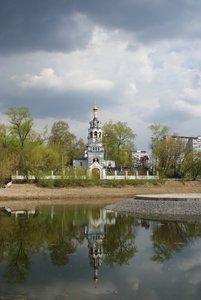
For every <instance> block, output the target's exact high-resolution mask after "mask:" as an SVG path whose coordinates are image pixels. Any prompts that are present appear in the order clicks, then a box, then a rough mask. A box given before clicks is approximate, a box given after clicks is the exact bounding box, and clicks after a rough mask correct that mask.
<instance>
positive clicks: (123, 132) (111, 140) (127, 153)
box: [103, 121, 136, 167]
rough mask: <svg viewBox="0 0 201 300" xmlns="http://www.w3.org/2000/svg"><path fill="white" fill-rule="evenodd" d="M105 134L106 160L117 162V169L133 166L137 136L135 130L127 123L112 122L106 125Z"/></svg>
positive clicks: (104, 127)
mask: <svg viewBox="0 0 201 300" xmlns="http://www.w3.org/2000/svg"><path fill="white" fill-rule="evenodd" d="M103 132H104V134H103V147H104V149H105V153H106V160H107V159H112V160H115V162H116V165H117V167H120V166H128V165H131V163H132V152H133V151H134V139H135V136H136V135H135V133H134V132H133V130H132V129H131V128H129V127H128V126H127V124H126V123H125V122H120V121H119V122H116V123H113V122H112V121H110V122H108V123H106V124H104V126H103Z"/></svg>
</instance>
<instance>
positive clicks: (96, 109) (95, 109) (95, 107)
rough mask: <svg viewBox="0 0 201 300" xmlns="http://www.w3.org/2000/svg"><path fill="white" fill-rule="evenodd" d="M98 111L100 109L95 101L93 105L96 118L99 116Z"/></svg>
mask: <svg viewBox="0 0 201 300" xmlns="http://www.w3.org/2000/svg"><path fill="white" fill-rule="evenodd" d="M97 111H98V107H97V106H96V102H95V103H94V106H93V112H94V118H97Z"/></svg>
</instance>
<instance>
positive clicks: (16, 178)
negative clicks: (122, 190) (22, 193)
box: [12, 170, 159, 181]
mask: <svg viewBox="0 0 201 300" xmlns="http://www.w3.org/2000/svg"><path fill="white" fill-rule="evenodd" d="M73 177H74V178H79V179H83V180H84V179H86V178H87V176H84V175H82V176H79V175H78V176H77V175H76V173H75V174H74V176H73ZM62 178H64V179H65V178H66V179H68V178H71V176H68V175H65V174H64V175H63V176H61V175H54V172H53V171H52V172H51V175H46V176H44V177H43V179H52V180H54V179H62ZM27 179H28V180H35V176H34V175H31V174H29V175H28V176H23V175H19V174H18V172H16V174H15V175H12V181H24V180H27ZM100 179H103V180H135V179H142V180H143V179H144V180H150V179H159V174H157V175H150V174H149V172H148V171H147V174H146V175H138V172H137V171H136V172H135V174H134V175H128V171H125V173H124V174H121V175H119V174H118V172H117V171H114V174H112V175H108V174H107V172H106V170H102V172H101V173H100Z"/></svg>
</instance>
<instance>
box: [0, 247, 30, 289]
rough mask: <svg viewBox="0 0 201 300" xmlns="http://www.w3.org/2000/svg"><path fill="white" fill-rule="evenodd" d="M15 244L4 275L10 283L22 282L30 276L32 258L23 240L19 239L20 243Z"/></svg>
mask: <svg viewBox="0 0 201 300" xmlns="http://www.w3.org/2000/svg"><path fill="white" fill-rule="evenodd" d="M13 246H14V247H13V249H10V250H11V252H10V253H9V255H10V261H9V265H8V270H7V271H6V273H5V274H4V277H5V278H6V279H7V281H8V282H10V283H22V282H24V281H25V280H26V278H27V276H28V273H29V270H30V259H29V256H28V255H27V253H26V252H25V249H24V246H23V241H19V243H16V244H14V245H13Z"/></svg>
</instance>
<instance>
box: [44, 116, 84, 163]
mask: <svg viewBox="0 0 201 300" xmlns="http://www.w3.org/2000/svg"><path fill="white" fill-rule="evenodd" d="M48 144H49V145H51V146H52V147H54V148H55V149H56V150H57V151H58V153H59V154H60V161H61V167H62V169H63V168H64V167H65V166H66V165H69V163H70V162H71V160H72V159H73V158H75V157H80V156H83V153H84V149H85V144H84V142H83V140H82V139H80V140H78V139H77V137H76V136H75V135H74V134H73V133H71V132H70V128H69V125H68V123H66V122H64V121H57V122H54V124H53V126H52V129H51V133H50V136H49V139H48Z"/></svg>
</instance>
